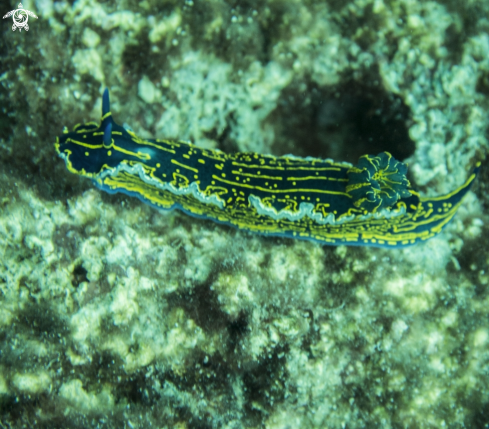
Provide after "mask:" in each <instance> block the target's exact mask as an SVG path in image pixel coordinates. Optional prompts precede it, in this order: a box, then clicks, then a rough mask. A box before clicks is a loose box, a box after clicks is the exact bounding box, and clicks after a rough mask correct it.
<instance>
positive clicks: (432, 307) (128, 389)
mask: <svg viewBox="0 0 489 429" xmlns="http://www.w3.org/2000/svg"><path fill="white" fill-rule="evenodd" d="M11 6H12V7H15V6H16V5H11ZM23 7H24V8H25V9H28V10H31V11H33V12H34V13H35V14H36V15H37V16H38V19H37V20H35V19H33V18H29V26H30V29H29V31H28V32H25V31H23V32H21V33H20V32H19V31H16V32H12V29H11V25H10V24H11V21H8V20H5V21H3V22H2V25H3V27H2V38H1V39H0V58H1V59H0V61H1V64H2V67H1V70H0V106H1V109H0V338H1V341H0V423H1V425H2V426H3V427H8V428H16V427H19V428H20V427H39V428H42V427H46V428H48V427H49V428H53V427H63V428H87V427H101V428H102V427H114V428H121V427H127V428H146V427H160V428H165V427H167V428H214V427H216V428H241V427H246V428H254V427H256V428H259V427H267V428H284V429H285V428H297V427H301V428H325V427H327V428H350V429H352V428H363V427H382V428H399V427H403V428H404V427H406V428H411V427H412V428H435V427H436V428H443V427H449V428H462V427H485V426H484V425H488V424H489V389H488V387H487V386H489V322H488V320H489V319H488V314H489V293H488V284H489V257H488V256H487V255H488V254H489V253H488V252H487V249H488V246H487V236H488V230H487V226H486V225H487V221H488V216H487V209H486V208H485V207H487V192H486V189H487V185H486V183H487V177H488V176H487V174H486V173H485V170H487V168H486V169H484V167H485V165H484V164H483V168H482V174H481V176H480V178H479V179H478V180H479V182H480V183H479V184H477V186H476V187H474V190H473V191H474V192H471V193H470V194H469V195H467V197H466V198H465V200H464V203H463V205H462V207H461V208H460V209H459V212H458V213H457V215H456V217H455V218H454V220H453V221H452V222H451V223H450V224H449V225H448V226H447V228H446V229H445V230H444V231H443V232H442V233H441V234H440V235H439V236H437V237H435V238H433V239H431V240H429V241H427V242H426V243H423V244H419V245H416V246H414V247H411V248H406V249H397V250H387V249H376V248H351V247H345V246H339V247H328V246H320V245H318V244H315V243H310V242H301V241H294V240H288V239H278V238H267V237H260V236H256V235H251V234H248V233H246V232H243V231H238V230H234V229H232V228H229V227H226V226H221V225H216V224H213V223H212V222H208V221H204V220H196V219H194V218H190V217H188V216H185V215H184V214H181V213H178V212H171V213H161V212H158V211H156V210H154V209H152V208H150V207H149V206H146V205H144V204H142V203H141V202H140V201H139V200H137V199H132V198H129V197H126V196H121V195H108V194H105V193H103V192H100V191H98V190H96V189H94V187H93V185H92V184H91V183H90V182H89V181H88V180H85V179H83V178H79V177H77V176H75V175H72V174H70V173H69V172H68V171H67V170H66V168H65V165H64V163H63V162H62V160H60V159H59V158H57V157H56V153H55V151H54V147H53V143H54V141H55V136H56V135H58V134H61V132H62V130H63V127H64V126H67V127H69V128H71V127H73V126H74V125H75V124H76V123H80V122H86V121H90V120H98V119H99V117H100V108H101V93H102V91H103V90H104V88H105V87H109V88H110V91H111V101H112V113H113V115H114V117H115V119H116V120H117V121H118V122H119V123H121V124H122V123H126V124H127V125H129V126H130V127H131V128H132V129H133V130H134V131H135V132H136V133H138V134H139V135H141V136H143V137H166V138H178V139H186V140H191V141H192V142H194V143H195V144H197V145H199V146H202V147H208V148H219V149H221V150H223V151H227V152H232V151H255V152H260V153H272V154H275V155H282V154H286V153H293V154H295V155H298V156H308V155H311V156H319V157H323V158H333V159H335V160H338V161H349V162H356V160H357V158H358V156H360V155H362V154H365V153H378V152H380V151H382V150H388V151H389V152H391V153H392V154H393V155H394V156H396V157H397V158H398V159H403V160H405V161H407V162H408V163H409V170H410V174H411V176H410V179H411V180H412V182H413V184H414V185H415V186H416V187H417V188H418V189H420V190H421V191H422V192H423V193H424V194H426V195H438V194H442V193H447V192H450V191H451V190H453V189H454V188H455V187H456V186H459V185H460V184H461V183H462V182H463V181H464V180H465V178H466V176H467V174H468V171H469V170H470V168H471V166H472V165H473V164H474V163H475V161H476V160H482V159H483V158H484V156H485V154H486V153H487V148H488V141H489V140H488V139H489V134H488V125H489V100H488V95H489V19H488V16H489V3H488V2H487V1H485V0H471V1H466V2H458V1H451V0H440V1H438V2H436V1H425V2H419V1H414V0H392V1H387V0H385V1H383V0H353V1H347V2H345V1H337V0H330V1H326V2H325V1H294V0H292V1H289V0H287V1H284V0H283V1H278V0H267V1H245V2H231V1H222V0H210V1H205V2H203V1H198V0H193V1H192V0H187V1H176V0H175V1H143V2H135V1H118V2H112V1H109V2H106V3H103V4H101V3H99V2H96V1H94V0H79V1H75V2H72V1H57V2H52V1H51V0H38V1H35V2H34V1H25V2H24V3H23ZM6 12H7V10H5V11H4V12H3V13H6ZM484 243H486V244H484Z"/></svg>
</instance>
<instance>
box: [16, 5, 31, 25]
mask: <svg viewBox="0 0 489 429" xmlns="http://www.w3.org/2000/svg"><path fill="white" fill-rule="evenodd" d="M28 19H29V18H28V16H27V13H26V11H25V10H24V9H17V10H16V11H15V12H14V16H13V20H14V23H15V25H16V26H17V27H19V28H22V27H25V26H26V24H27V20H28Z"/></svg>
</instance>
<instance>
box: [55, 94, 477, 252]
mask: <svg viewBox="0 0 489 429" xmlns="http://www.w3.org/2000/svg"><path fill="white" fill-rule="evenodd" d="M55 147H56V151H57V152H58V154H59V156H60V157H61V158H63V159H64V161H65V163H66V167H67V168H68V170H69V171H70V172H72V173H75V174H79V175H81V176H84V177H88V178H90V179H92V180H93V182H94V183H95V185H96V186H97V187H98V188H100V189H103V190H104V191H106V192H109V193H117V192H122V193H124V194H127V195H130V196H135V197H138V198H139V199H140V200H141V201H143V202H145V203H148V204H150V205H152V206H154V207H156V208H158V209H164V210H171V209H180V210H182V211H183V212H185V213H187V214H189V215H192V216H197V217H202V218H208V219H212V220H213V221H216V222H220V223H224V224H228V225H232V226H234V227H237V228H239V229H243V230H247V231H251V232H256V233H260V234H264V235H275V236H283V237H290V238H299V239H307V240H313V241H317V242H320V243H323V244H330V245H339V244H346V245H350V246H376V247H388V248H392V247H404V246H408V245H412V244H415V243H418V242H420V241H425V240H427V239H429V238H431V237H433V236H435V235H436V234H438V233H439V232H440V231H441V230H442V228H443V227H444V226H445V225H446V224H447V223H448V222H449V221H450V220H451V219H452V218H453V216H454V215H455V212H456V211H457V209H458V207H459V206H460V204H461V202H462V198H463V197H464V195H465V194H466V193H467V192H468V191H469V189H470V186H471V184H472V182H473V181H474V179H475V177H476V175H477V172H478V169H479V166H480V163H479V164H478V165H477V166H476V168H475V169H474V171H473V172H472V174H471V175H470V177H469V178H468V179H467V181H466V182H465V183H464V184H463V185H462V186H461V187H459V188H458V189H456V190H454V191H453V192H450V193H449V194H447V195H443V196H440V197H431V198H426V197H421V196H420V194H419V193H418V192H417V191H415V190H414V189H412V188H411V186H410V184H409V181H408V180H407V178H406V173H407V167H406V165H405V164H403V163H402V162H400V161H397V160H395V159H394V158H393V157H392V155H390V154H389V153H388V152H382V153H380V154H378V155H377V156H371V155H364V156H362V157H361V158H360V160H359V162H358V164H357V165H356V166H352V165H351V164H349V163H346V162H334V161H332V160H330V159H319V158H311V157H307V158H299V157H295V156H292V155H286V156H282V157H275V156H271V155H261V154H258V153H235V154H226V153H223V152H221V151H218V150H209V149H203V148H200V147H198V146H195V145H193V144H190V143H188V142H186V141H180V140H165V139H156V140H153V139H142V138H140V137H138V136H137V135H136V134H135V133H134V132H132V131H131V130H129V129H126V128H124V127H122V126H120V125H118V124H117V123H116V122H114V119H113V118H112V114H111V111H110V102H109V92H108V90H107V89H106V90H105V92H104V94H103V98H102V118H101V123H100V124H98V123H95V122H88V123H86V124H78V125H76V126H75V127H74V128H73V131H71V132H68V130H67V129H66V128H65V131H64V134H63V135H61V136H59V137H57V138H56V143H55Z"/></svg>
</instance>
